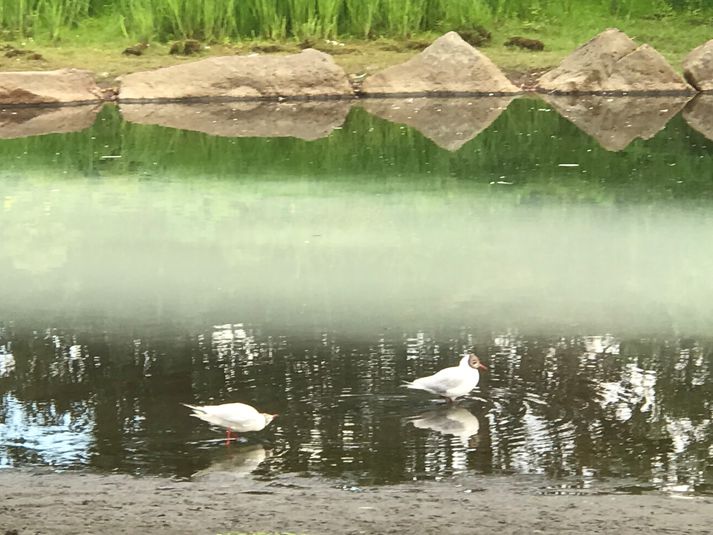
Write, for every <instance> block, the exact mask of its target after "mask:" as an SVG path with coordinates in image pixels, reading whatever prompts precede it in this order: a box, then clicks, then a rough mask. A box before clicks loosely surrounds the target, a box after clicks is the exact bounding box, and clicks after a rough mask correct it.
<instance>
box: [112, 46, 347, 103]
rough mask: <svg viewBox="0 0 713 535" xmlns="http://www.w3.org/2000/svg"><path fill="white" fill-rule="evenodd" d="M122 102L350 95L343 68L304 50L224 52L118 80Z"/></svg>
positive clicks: (323, 55)
mask: <svg viewBox="0 0 713 535" xmlns="http://www.w3.org/2000/svg"><path fill="white" fill-rule="evenodd" d="M120 81H121V89H120V90H119V100H125V101H126V100H138V101H142V100H145V101H151V100H163V99H169V100H178V99H191V98H193V99H206V98H224V99H248V100H249V99H277V98H278V97H284V98H319V97H350V96H352V94H353V91H352V88H351V85H350V84H349V79H348V78H347V75H346V73H345V72H344V70H343V69H342V68H341V67H339V66H338V65H337V64H336V63H334V60H333V59H332V57H331V56H330V55H328V54H325V53H323V52H319V51H318V50H313V49H306V50H303V51H302V52H301V53H299V54H292V55H289V56H260V55H252V56H222V57H214V58H207V59H204V60H201V61H194V62H190V63H183V64H181V65H173V66H171V67H164V68H162V69H157V70H154V71H146V72H137V73H133V74H128V75H126V76H123V77H121V78H120Z"/></svg>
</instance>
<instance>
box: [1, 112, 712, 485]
mask: <svg viewBox="0 0 713 535" xmlns="http://www.w3.org/2000/svg"><path fill="white" fill-rule="evenodd" d="M500 100H502V99H500ZM610 100H611V99H610ZM488 102H489V104H488V105H487V106H484V105H483V103H482V102H481V101H475V102H472V101H471V104H470V105H469V104H468V101H459V102H458V103H457V105H455V104H453V103H450V102H448V101H422V100H416V101H415V102H404V103H401V104H394V102H386V103H384V102H370V103H367V104H365V105H364V107H366V108H367V109H368V110H369V111H370V112H371V113H373V114H376V115H370V114H369V113H367V112H366V111H364V110H363V109H358V108H356V109H352V110H351V111H349V109H348V107H346V108H344V109H342V108H339V107H338V106H337V105H336V104H332V105H333V106H337V107H336V108H330V110H329V112H328V113H327V112H325V113H324V114H320V113H319V112H318V110H315V109H307V110H305V109H303V108H299V109H291V108H288V111H289V113H290V114H292V115H289V114H288V115H287V116H285V115H280V117H281V119H280V120H277V121H276V122H275V124H276V125H277V127H279V128H278V130H277V131H274V130H272V131H270V130H269V128H272V126H271V125H272V123H270V121H267V123H266V122H265V119H264V116H265V115H264V114H265V113H267V112H266V111H265V110H262V111H260V110H257V111H255V110H241V109H237V110H233V112H232V113H233V114H234V115H229V118H230V120H231V121H232V119H239V120H238V121H236V122H237V123H238V124H239V125H244V128H238V130H239V131H235V130H226V129H227V128H228V126H224V125H223V126H221V127H220V128H222V130H220V131H219V132H214V133H216V134H221V135H222V136H224V137H220V136H211V135H209V134H206V133H201V132H190V131H186V130H180V129H174V128H167V127H162V126H155V125H146V124H136V123H130V122H122V120H121V118H120V117H119V115H118V113H117V112H116V110H114V109H112V108H106V109H104V110H102V111H98V110H92V109H81V110H74V111H73V113H75V114H77V116H78V117H79V119H78V122H77V124H78V125H79V126H80V127H81V128H84V129H83V130H79V131H78V132H74V133H60V134H51V135H43V136H34V137H18V134H22V133H23V132H24V133H25V134H27V133H37V131H38V128H40V127H42V128H45V129H46V124H48V122H49V123H51V121H50V120H49V119H47V117H46V116H45V115H42V114H40V115H39V116H38V117H39V119H42V121H44V122H40V123H38V122H37V121H38V120H39V119H38V118H37V117H35V116H34V115H33V114H31V113H29V114H28V113H27V112H25V113H26V115H23V116H22V121H24V122H22V121H20V123H19V124H20V125H21V126H22V128H24V129H25V130H24V131H23V130H22V128H20V129H19V130H18V128H19V127H18V126H17V123H18V121H19V119H17V115H15V116H11V117H15V119H14V121H15V122H11V121H10V122H6V124H11V125H12V128H13V129H14V130H11V131H10V130H6V131H5V132H6V134H7V132H8V131H10V132H11V133H12V137H14V139H5V140H2V141H0V159H2V162H3V165H2V167H1V168H0V200H2V205H0V466H1V467H11V466H26V465H50V466H54V467H57V468H59V469H77V470H81V469H92V470H98V471H120V472H130V473H136V474H165V475H174V476H180V477H199V476H200V475H201V474H203V473H206V472H210V471H230V472H232V473H234V474H239V475H244V476H246V477H259V478H270V477H273V476H275V475H277V474H282V473H294V474H299V475H305V476H316V475H321V476H325V477H329V478H334V480H335V481H340V482H343V481H347V482H349V484H352V483H354V484H359V485H365V484H375V483H376V484H382V483H394V482H399V481H409V480H414V479H431V478H448V477H450V476H451V475H454V474H461V473H475V474H543V475H547V476H549V477H551V478H554V479H555V481H561V482H562V484H563V485H565V486H568V487H574V488H586V487H588V486H597V485H602V484H608V485H609V486H610V487H611V488H615V489H619V490H621V491H626V492H641V491H646V490H648V489H653V490H664V491H668V492H676V493H694V494H695V493H698V494H706V493H710V492H711V489H712V488H713V463H712V462H711V460H710V459H711V458H712V457H713V423H712V422H713V419H712V416H713V404H712V402H711V399H713V396H712V394H713V378H711V366H713V357H712V356H711V349H712V348H713V346H712V342H713V336H711V334H712V331H711V327H712V326H713V282H711V278H710V273H711V271H712V268H713V246H712V245H711V243H713V241H712V240H711V236H712V234H713V232H712V231H713V217H712V216H711V213H712V212H711V204H712V202H713V201H712V199H713V195H712V194H713V183H712V182H711V177H713V172H712V171H713V142H711V141H710V140H708V139H707V138H706V137H705V136H704V135H703V133H701V132H699V131H697V130H696V129H695V128H692V126H698V127H700V123H696V122H695V121H694V120H692V119H691V117H693V116H694V115H693V113H692V112H691V109H692V108H691V107H690V106H691V105H690V104H689V105H688V107H687V108H686V110H685V111H684V112H683V114H678V115H676V113H677V111H678V110H680V109H681V108H682V107H683V106H684V104H685V102H678V103H676V102H673V103H666V102H661V101H656V102H654V101H651V100H647V101H643V102H641V101H630V102H627V103H625V105H622V104H621V103H620V101H614V103H612V104H611V106H610V107H609V108H607V107H606V106H609V104H607V102H606V101H597V102H588V103H585V104H583V105H582V107H583V109H585V110H587V109H588V110H592V109H593V110H598V111H597V113H596V114H595V115H593V116H592V117H589V118H587V117H585V119H584V120H583V119H582V118H581V117H580V116H577V115H576V113H579V112H578V111H577V107H578V106H580V101H576V102H569V101H566V102H550V103H548V102H543V101H540V100H531V99H520V100H516V101H513V102H508V101H505V102H500V101H495V100H490V101H488ZM340 105H341V104H340ZM617 106H618V107H617ZM698 106H699V108H698V109H701V108H700V104H698ZM505 108H507V110H506V111H505ZM602 109H603V111H602ZM439 110H440V111H439ZM612 110H613V111H612ZM622 110H632V111H631V112H630V113H629V112H627V113H629V115H626V114H625V113H624V111H622ZM652 110H653V111H652ZM662 110H666V111H662ZM268 111H269V113H272V114H273V115H269V114H268V117H273V116H274V114H284V113H287V112H286V111H285V110H284V109H278V110H275V109H270V110H268ZM557 111H560V112H561V113H563V114H565V115H567V116H568V119H566V118H564V117H563V116H561V115H560V114H558V113H557ZM580 111H581V110H580ZM693 111H695V108H693ZM124 112H125V114H126V117H127V118H130V119H132V120H135V121H137V122H149V123H150V122H152V121H153V122H156V123H162V124H170V122H169V119H171V120H173V121H176V120H179V119H180V118H182V117H183V118H185V117H184V116H187V115H188V114H195V116H193V115H188V116H189V117H193V118H194V120H193V121H192V120H190V119H189V120H188V121H187V124H186V121H185V120H184V123H183V124H175V125H174V126H182V127H184V128H190V127H194V128H195V129H196V130H209V131H210V128H212V127H210V125H211V124H214V123H213V121H216V120H217V119H215V117H221V115H220V114H217V115H211V113H214V111H211V110H210V109H206V108H189V109H188V110H186V109H177V110H172V113H171V114H167V113H164V112H162V111H161V110H148V109H144V110H143V111H141V112H138V111H136V110H134V111H131V110H124ZM129 112H131V113H133V115H131V114H130V113H129ZM3 113H17V112H16V111H12V112H3ZM55 113H56V112H55ZM162 113H163V115H162ZM181 114H183V115H181ZM246 114H249V115H246ZM347 114H348V115H347ZM439 114H444V115H446V120H445V122H444V123H443V124H440V123H437V122H435V119H433V117H437V116H439ZM607 114H609V115H607ZM377 115H378V116H380V117H385V118H386V119H390V120H395V121H400V122H401V123H392V122H388V121H386V120H384V119H383V118H379V117H377ZM199 116H200V118H201V120H202V118H203V117H209V119H210V120H208V121H206V122H203V123H201V122H200V121H199V120H198V119H196V117H199ZM2 117H3V115H2V114H0V118H2ZM27 117H30V119H27ZM87 117H88V118H89V120H88V119H87ZM176 117H178V118H179V119H176ZM246 117H248V118H249V120H248V119H247V118H246ZM285 117H287V118H285ZM414 117H418V118H421V119H423V118H425V119H428V120H425V121H421V123H418V121H416V120H415V119H414ZM637 117H639V118H643V120H641V121H639V122H638V123H637V119H636V118H637ZM345 118H346V119H345ZM32 121H34V122H32ZM92 121H94V122H93V123H92ZM250 121H252V122H250ZM458 121H461V122H458ZM656 121H658V123H657V122H656ZM61 123H62V124H63V125H64V127H65V129H67V125H69V124H72V123H71V121H70V120H69V119H67V118H66V117H63V118H62V121H61ZM402 123H407V124H410V125H412V127H409V126H406V125H405V124H402ZM1 124H3V121H2V120H0V125H1ZM38 124H39V125H40V127H38V126H37V125H38ZM640 124H641V125H644V126H643V127H641V128H639V126H637V125H640ZM28 125H29V126H28ZM90 125H91V126H90ZM266 125H267V126H266ZM448 125H452V126H453V128H451V129H450V130H449V128H448ZM578 126H583V127H585V131H586V132H587V133H588V134H591V135H594V136H595V137H589V135H588V134H587V133H585V132H584V131H582V130H579V128H578ZM413 127H419V128H422V130H423V132H424V134H426V135H427V136H428V137H426V135H424V134H422V133H419V131H418V130H416V129H415V128H413ZM266 128H267V129H268V130H265V129H266ZM295 128H297V130H295ZM335 128H336V129H335ZM624 129H628V130H625V131H626V132H629V133H632V132H633V133H634V134H636V135H633V137H632V135H629V137H630V138H631V139H630V140H627V139H624V138H623V137H622V136H623V135H624V134H622V133H621V131H622V130H624ZM658 129H661V130H660V131H658ZM702 130H704V129H702ZM2 132H3V130H2V129H0V135H2ZM271 132H272V133H273V134H279V135H288V134H292V135H299V136H301V137H303V138H306V139H308V140H301V139H294V138H276V137H271V138H257V137H230V136H236V135H247V136H253V135H256V134H265V133H271ZM330 132H331V133H330ZM637 136H639V137H641V138H644V139H635V138H636V137H637ZM4 137H10V135H9V134H7V135H5V136H4ZM627 141H629V142H628V143H627ZM469 349H473V350H475V351H476V352H477V353H478V354H479V355H480V356H481V357H482V358H483V360H484V361H485V362H486V363H487V364H488V366H489V367H490V372H489V373H487V374H484V375H483V377H482V379H481V384H480V385H479V387H478V389H477V390H475V391H474V392H473V394H472V395H471V396H469V397H468V398H467V399H465V400H464V401H463V402H462V403H461V404H460V405H459V406H457V407H454V408H448V407H446V406H444V405H443V404H442V403H440V402H438V401H437V400H433V399H430V398H429V396H427V395H425V394H422V393H418V392H410V391H406V390H404V389H402V388H401V387H400V385H401V383H402V382H403V381H404V380H411V379H413V378H415V377H418V376H421V375H424V374H429V373H432V372H434V371H436V370H438V369H440V368H442V367H445V366H449V365H452V364H454V363H455V362H456V361H457V358H458V354H459V353H462V352H463V351H465V350H469ZM228 401H244V402H248V403H251V404H254V405H256V406H257V407H259V408H260V409H262V410H265V411H267V412H277V413H279V414H280V417H279V418H278V419H277V420H276V421H275V422H274V423H273V424H272V425H271V426H270V427H269V428H268V429H266V430H265V431H263V432H261V433H257V434H254V435H251V436H246V437H244V438H243V441H242V442H241V443H239V444H232V445H231V446H230V447H226V446H225V444H224V443H223V440H222V436H223V435H222V434H221V432H220V431H219V430H215V429H212V428H210V427H209V426H208V425H207V424H204V423H202V422H200V421H198V420H196V419H194V418H191V417H189V416H188V412H189V411H188V410H187V409H185V408H184V407H182V406H181V405H180V402H199V403H210V402H216V403H217V402H228ZM622 489H623V490H622Z"/></svg>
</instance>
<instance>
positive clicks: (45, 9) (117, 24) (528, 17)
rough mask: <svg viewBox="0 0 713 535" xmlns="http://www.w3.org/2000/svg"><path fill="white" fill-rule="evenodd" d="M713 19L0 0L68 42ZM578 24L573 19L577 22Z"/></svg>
mask: <svg viewBox="0 0 713 535" xmlns="http://www.w3.org/2000/svg"><path fill="white" fill-rule="evenodd" d="M674 15H675V16H683V15H685V16H689V17H694V18H698V19H700V20H704V21H707V24H708V25H709V28H710V23H711V20H712V17H713V5H711V2H710V0H115V1H114V2H107V1H105V0H0V29H1V30H2V31H3V33H4V35H5V36H6V37H12V38H25V37H29V36H34V37H35V38H45V39H49V40H51V41H54V42H59V41H61V40H65V39H71V37H72V34H73V32H74V31H75V30H76V29H78V28H81V27H82V26H83V25H84V24H85V23H86V22H87V21H88V20H101V21H102V27H103V28H104V29H105V30H106V32H107V33H110V32H112V31H114V32H121V33H122V34H124V35H125V36H127V37H131V38H133V39H143V40H153V39H156V40H158V41H163V42H165V41H168V40H171V39H179V38H189V37H190V38H196V39H203V40H205V41H208V42H225V41H237V40H243V39H252V38H267V39H285V38H294V39H305V38H329V39H333V38H336V37H341V38H346V37H352V38H377V37H380V36H382V37H384V36H385V37H398V38H404V37H410V36H413V35H418V34H421V33H429V32H436V33H438V32H443V31H446V30H449V29H466V28H472V27H474V26H476V25H484V26H486V27H489V28H496V27H500V26H501V25H502V24H503V23H505V22H514V21H527V22H528V23H532V24H533V25H534V26H537V25H545V26H548V27H550V26H554V27H557V26H562V25H564V24H567V25H572V26H577V27H578V28H579V27H581V25H585V26H588V25H591V24H590V22H591V21H595V20H601V19H605V18H611V19H616V20H620V21H628V20H645V19H650V20H663V19H666V18H667V17H671V16H674ZM573 21H576V24H573Z"/></svg>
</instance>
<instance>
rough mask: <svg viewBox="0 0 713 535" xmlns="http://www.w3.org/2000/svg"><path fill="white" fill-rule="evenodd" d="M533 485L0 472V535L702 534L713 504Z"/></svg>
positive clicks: (524, 481) (497, 480) (493, 480)
mask: <svg viewBox="0 0 713 535" xmlns="http://www.w3.org/2000/svg"><path fill="white" fill-rule="evenodd" d="M542 483H543V480H536V479H534V480H533V479H531V478H514V477H487V478H484V477H475V476H469V477H463V478H455V479H448V480H443V481H440V482H414V483H409V484H403V485H394V486H382V487H369V488H365V489H355V488H350V487H349V486H347V487H346V488H342V486H341V485H339V484H336V483H334V482H328V481H321V480H319V479H306V478H295V477H281V478H279V479H276V480H274V481H270V482H261V481H255V480H252V479H250V478H238V477H235V476H234V475H231V474H227V473H215V474H210V475H207V476H205V477H203V478H200V479H199V480H197V481H191V482H176V481H172V480H170V479H162V478H153V477H145V478H134V477H130V476H124V475H95V474H81V473H33V472H28V471H20V470H3V471H0V535H2V534H4V533H8V532H9V533H13V531H12V530H17V533H18V534H20V535H24V534H45V533H51V534H70V533H71V534H85V533H91V534H95V533H107V534H117V533H131V534H143V533H150V534H163V533H166V534H169V533H170V534H183V533H186V534H196V533H200V534H202V533H213V534H214V533H221V532H226V531H230V530H236V531H269V532H273V531H289V532H292V533H304V534H336V533H340V534H341V533H345V534H351V533H354V534H357V533H409V534H410V533H414V534H416V533H419V534H426V533H433V534H437V533H458V534H460V533H478V534H485V533H498V534H500V535H504V534H512V533H523V534H532V533H619V534H637V535H639V534H642V533H646V534H648V533H688V534H690V533H711V530H712V529H713V525H712V524H713V498H708V497H704V498H701V497H696V498H689V499H682V498H673V497H669V496H665V495H656V494H653V495H652V494H650V495H640V496H634V495H597V494H590V495H548V494H543V491H542V489H543V485H542Z"/></svg>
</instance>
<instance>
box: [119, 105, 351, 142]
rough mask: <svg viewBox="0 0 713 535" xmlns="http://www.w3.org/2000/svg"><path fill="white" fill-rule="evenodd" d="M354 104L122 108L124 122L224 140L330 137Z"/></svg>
mask: <svg viewBox="0 0 713 535" xmlns="http://www.w3.org/2000/svg"><path fill="white" fill-rule="evenodd" d="M350 107H351V102H350V101H348V100H327V101H319V102H267V101H254V102H253V101H248V102H242V101H240V102H237V101H236V102H210V103H162V104H121V106H120V109H121V113H122V115H123V116H124V119H125V120H127V121H129V122H132V123H138V124H150V125H158V126H166V127H169V128H177V129H180V130H194V131H197V132H205V133H206V134H210V135H213V136H223V137H296V138H300V139H305V140H308V141H310V140H314V139H319V138H323V137H327V136H328V135H329V134H330V133H331V132H332V130H334V129H335V128H338V127H339V126H341V125H342V124H343V123H344V121H345V120H346V117H347V114H348V113H349V108H350Z"/></svg>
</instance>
